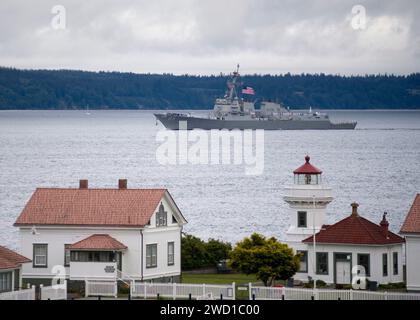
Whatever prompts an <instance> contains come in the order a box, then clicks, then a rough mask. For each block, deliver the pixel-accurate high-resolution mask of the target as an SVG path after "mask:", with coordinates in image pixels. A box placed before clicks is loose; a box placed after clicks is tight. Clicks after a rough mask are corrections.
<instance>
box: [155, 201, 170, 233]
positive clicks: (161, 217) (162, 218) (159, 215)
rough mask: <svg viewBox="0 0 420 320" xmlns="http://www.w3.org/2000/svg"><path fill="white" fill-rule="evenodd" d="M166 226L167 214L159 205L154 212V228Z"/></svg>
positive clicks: (161, 205)
mask: <svg viewBox="0 0 420 320" xmlns="http://www.w3.org/2000/svg"><path fill="white" fill-rule="evenodd" d="M167 225H168V214H167V212H166V211H165V208H164V207H163V204H162V203H161V204H160V206H159V211H158V212H156V227H165V226H167Z"/></svg>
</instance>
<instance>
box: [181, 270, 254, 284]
mask: <svg viewBox="0 0 420 320" xmlns="http://www.w3.org/2000/svg"><path fill="white" fill-rule="evenodd" d="M257 281H258V280H257V278H255V275H249V276H247V275H246V274H242V273H209V274H205V273H202V274H201V273H200V274H193V273H183V274H182V282H183V283H206V284H232V282H235V283H236V285H238V284H248V283H249V282H257Z"/></svg>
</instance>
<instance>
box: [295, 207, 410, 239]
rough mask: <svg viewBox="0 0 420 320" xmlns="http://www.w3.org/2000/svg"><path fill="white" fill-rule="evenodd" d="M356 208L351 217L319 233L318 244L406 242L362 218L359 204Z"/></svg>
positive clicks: (317, 236) (317, 235)
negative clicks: (358, 207) (358, 208)
mask: <svg viewBox="0 0 420 320" xmlns="http://www.w3.org/2000/svg"><path fill="white" fill-rule="evenodd" d="M355 206H356V208H354V207H353V212H352V214H351V215H350V216H349V217H347V218H345V219H343V220H341V221H339V222H337V223H335V224H333V225H330V226H327V227H326V228H325V229H323V230H321V231H320V232H318V233H317V234H316V237H315V240H316V242H317V243H343V244H367V245H387V244H396V243H403V242H404V238H402V237H400V236H398V235H396V234H395V233H392V232H391V231H389V230H388V231H387V232H385V228H384V227H381V226H380V225H378V224H375V223H373V222H371V221H369V220H367V219H365V218H363V217H361V216H360V215H359V214H358V213H357V204H355ZM384 220H385V217H384ZM384 220H383V221H384ZM302 242H304V243H312V242H313V237H312V236H310V237H309V238H307V239H305V240H303V241H302Z"/></svg>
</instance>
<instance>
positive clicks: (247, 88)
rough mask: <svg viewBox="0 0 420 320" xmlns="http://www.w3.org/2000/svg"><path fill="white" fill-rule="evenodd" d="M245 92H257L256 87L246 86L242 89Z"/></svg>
mask: <svg viewBox="0 0 420 320" xmlns="http://www.w3.org/2000/svg"><path fill="white" fill-rule="evenodd" d="M242 93H243V94H255V91H254V88H251V87H244V88H243V89H242Z"/></svg>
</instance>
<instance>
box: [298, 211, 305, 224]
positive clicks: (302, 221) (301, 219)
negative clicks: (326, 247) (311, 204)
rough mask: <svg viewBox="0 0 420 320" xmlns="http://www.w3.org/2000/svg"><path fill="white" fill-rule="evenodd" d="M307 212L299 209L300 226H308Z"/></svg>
mask: <svg viewBox="0 0 420 320" xmlns="http://www.w3.org/2000/svg"><path fill="white" fill-rule="evenodd" d="M306 218H307V213H306V211H298V228H306V227H307V222H306V221H307V219H306Z"/></svg>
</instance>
